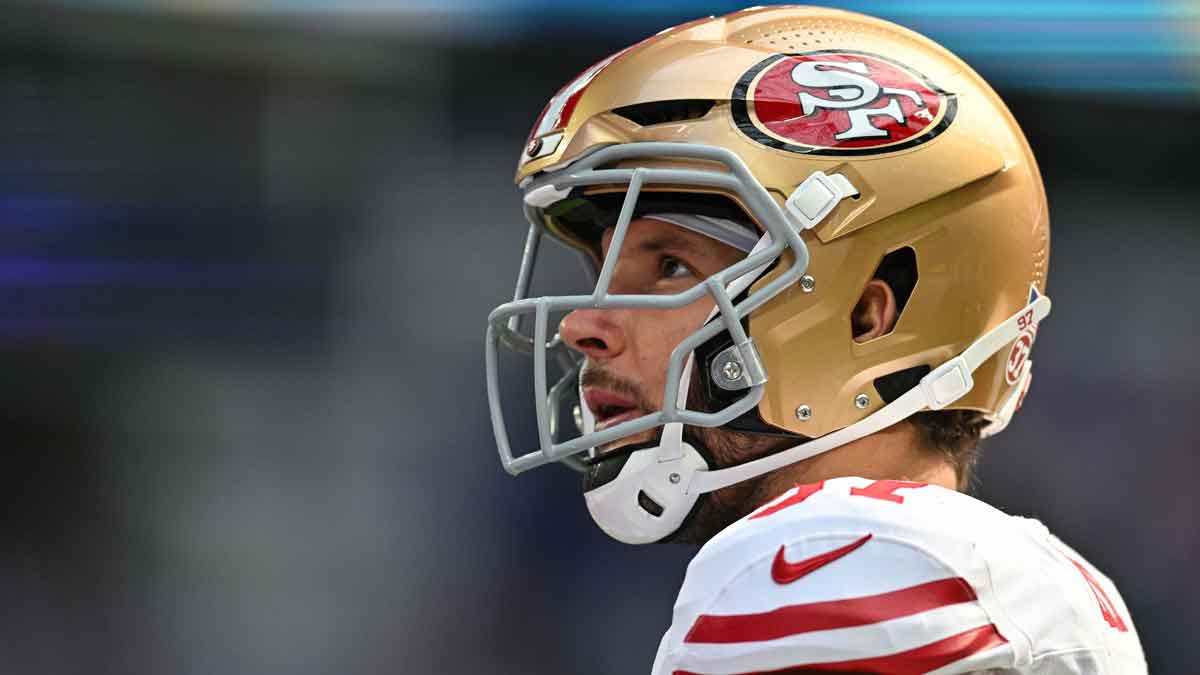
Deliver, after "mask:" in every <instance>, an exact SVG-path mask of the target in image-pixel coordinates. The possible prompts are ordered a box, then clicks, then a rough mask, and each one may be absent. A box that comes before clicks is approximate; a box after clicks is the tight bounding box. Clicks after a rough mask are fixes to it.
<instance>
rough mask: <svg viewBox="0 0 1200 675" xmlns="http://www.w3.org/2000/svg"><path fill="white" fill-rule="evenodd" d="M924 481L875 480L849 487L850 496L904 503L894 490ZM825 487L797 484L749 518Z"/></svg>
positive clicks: (921, 485)
mask: <svg viewBox="0 0 1200 675" xmlns="http://www.w3.org/2000/svg"><path fill="white" fill-rule="evenodd" d="M925 486H926V484H925V483H914V482H912V481H907V480H877V481H875V482H873V483H871V484H870V485H868V486H866V487H864V488H856V487H852V488H850V495H851V496H852V497H870V498H871V499H882V500H883V501H885V502H896V503H897V504H903V503H904V497H901V496H900V495H898V494H896V490H899V489H902V488H923V487H925ZM824 487H825V481H821V482H820V483H809V484H807V485H797V486H796V492H795V494H792V495H791V496H789V497H786V498H785V499H782V500H780V501H778V502H775V503H774V504H770V505H768V506H766V507H764V508H762V509H761V510H759V511H758V512H756V513H754V514H751V516H750V518H749V520H754V519H755V518H765V517H766V516H769V515H771V514H772V513H778V512H779V511H782V510H784V509H786V508H787V507H789V506H793V505H795V504H799V503H800V502H802V501H804V500H805V499H808V498H809V497H811V496H813V495H814V494H816V493H818V492H820V491H821V490H822V489H823V488H824Z"/></svg>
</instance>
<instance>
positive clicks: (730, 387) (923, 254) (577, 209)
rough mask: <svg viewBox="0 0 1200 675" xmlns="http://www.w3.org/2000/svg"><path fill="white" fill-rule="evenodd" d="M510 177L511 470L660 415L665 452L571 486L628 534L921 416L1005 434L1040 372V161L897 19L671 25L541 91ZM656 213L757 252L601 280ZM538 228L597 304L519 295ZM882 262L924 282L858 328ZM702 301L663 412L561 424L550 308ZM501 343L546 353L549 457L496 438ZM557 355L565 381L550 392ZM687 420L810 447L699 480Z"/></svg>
mask: <svg viewBox="0 0 1200 675" xmlns="http://www.w3.org/2000/svg"><path fill="white" fill-rule="evenodd" d="M516 182H517V184H518V185H519V186H520V188H521V189H522V191H523V194H524V203H525V211H526V215H527V217H528V218H529V220H530V222H531V228H530V231H529V237H528V239H527V241H526V247H525V258H524V260H523V262H522V265H521V271H520V274H519V277H518V283H517V292H516V295H515V298H514V300H513V301H512V302H509V303H506V304H504V305H501V306H500V307H497V308H496V309H495V310H494V311H493V312H492V314H491V316H490V319H489V327H488V335H487V364H488V376H489V377H488V390H489V398H490V402H491V407H492V417H493V426H494V430H495V432H496V438H497V444H498V446H499V450H500V455H501V459H502V461H503V463H504V466H505V468H506V469H508V470H509V471H510V472H512V473H514V474H515V473H519V472H520V471H523V470H525V469H527V468H531V467H533V466H538V465H541V464H545V463H548V462H552V461H564V462H567V463H569V464H573V465H576V466H582V465H587V464H589V461H590V460H589V457H588V453H589V449H590V448H593V447H596V446H597V445H600V444H603V443H607V442H610V441H613V440H616V439H618V438H621V437H623V436H627V435H629V434H632V433H636V432H640V431H644V430H646V429H651V428H655V427H662V428H663V432H662V435H661V436H662V438H661V440H660V441H659V443H658V444H657V445H654V446H652V447H648V448H647V447H642V448H638V449H635V450H633V451H632V452H628V453H624V456H623V457H621V460H620V463H619V464H617V465H615V466H610V467H609V470H608V471H607V472H606V473H607V474H608V475H606V476H605V478H604V479H603V480H597V481H593V483H592V485H591V486H590V487H591V489H589V490H588V491H587V493H586V496H587V499H588V505H589V508H590V509H591V511H592V514H593V516H594V517H595V518H596V520H597V522H598V523H599V524H600V526H601V527H602V528H604V529H605V531H607V532H609V533H610V534H612V535H613V536H615V537H616V538H618V539H621V540H622V541H629V542H646V541H655V540H658V539H661V538H663V537H664V536H667V535H669V534H670V533H671V532H673V531H674V530H675V529H677V528H678V527H679V525H680V523H681V522H682V521H683V519H684V518H685V517H686V515H687V514H688V512H689V511H690V510H691V508H692V506H693V505H694V503H695V501H696V497H697V496H698V495H699V494H702V493H704V492H708V491H711V490H714V489H718V488H720V487H724V486H727V485H730V484H732V483H735V482H738V481H741V480H745V479H747V478H750V477H753V476H757V475H761V474H762V473H765V472H767V471H770V470H773V469H776V468H778V467H780V466H784V465H787V464H789V463H792V462H795V461H799V460H801V459H804V458H806V457H810V456H813V455H815V454H817V453H819V452H824V451H826V450H829V449H831V448H833V447H837V446H839V445H842V444H845V443H847V442H849V441H852V440H854V439H857V438H861V437H862V436H865V435H867V434H870V433H874V432H875V431H878V430H880V429H882V428H885V427H886V426H889V425H891V424H894V423H896V422H898V421H900V420H902V419H904V418H906V417H908V416H909V415H911V414H913V413H915V412H919V411H921V410H926V409H965V410H974V411H979V412H981V413H983V414H984V415H986V417H987V418H988V420H989V421H990V426H989V427H988V428H987V429H985V434H992V433H996V432H998V431H999V430H1001V429H1002V428H1003V427H1004V426H1005V425H1006V424H1007V423H1008V420H1009V419H1010V418H1011V416H1012V414H1013V412H1014V411H1015V410H1016V408H1017V407H1018V406H1019V404H1020V400H1021V397H1022V396H1023V394H1024V391H1025V388H1026V387H1027V386H1028V384H1029V378H1030V374H1029V373H1030V365H1031V361H1030V360H1029V358H1028V356H1029V350H1030V348H1031V347H1032V344H1033V339H1034V337H1035V335H1036V328H1037V323H1038V321H1040V320H1041V319H1042V318H1044V317H1045V316H1046V314H1047V313H1048V312H1049V308H1050V303H1049V299H1048V298H1047V297H1046V296H1045V295H1044V291H1045V283H1046V270H1047V261H1048V255H1049V222H1048V215H1047V209H1046V198H1045V193H1044V190H1043V188H1042V182H1041V177H1040V175H1039V173H1038V168H1037V164H1036V163H1035V161H1034V158H1033V154H1032V153H1031V151H1030V149H1029V146H1028V144H1027V143H1026V141H1025V138H1024V136H1023V135H1022V133H1021V130H1020V128H1019V127H1018V126H1017V123H1016V122H1015V121H1014V120H1013V118H1012V115H1011V114H1010V113H1009V112H1008V110H1007V109H1006V108H1005V106H1004V104H1003V103H1002V102H1001V100H1000V98H999V97H998V96H997V95H996V93H995V92H994V91H992V89H991V88H990V87H989V86H988V85H987V83H985V82H984V81H983V79H982V78H980V76H979V75H978V74H977V73H975V72H974V71H973V70H972V69H971V68H970V67H969V66H968V65H967V64H965V63H964V62H963V61H961V60H960V59H958V58H957V57H955V56H954V55H953V54H951V53H950V52H949V51H947V50H946V49H944V48H943V47H941V46H939V45H938V44H936V43H935V42H933V41H932V40H929V39H928V38H925V37H923V36H921V35H918V34H917V33H914V32H912V31H910V30H907V29H905V28H902V27H900V26H897V25H895V24H892V23H889V22H886V21H882V20H879V19H875V18H872V17H868V16H864V15H861V14H855V13H850V12H845V11H839V10H833V9H826V8H818V7H799V6H789V7H761V8H753V9H747V10H744V11H740V12H735V13H733V14H729V15H726V16H723V17H717V18H712V17H710V18H707V19H701V20H698V21H693V22H690V23H687V24H683V25H681V26H677V27H674V28H670V29H667V30H665V31H663V32H661V33H659V34H657V35H654V36H653V37H650V38H648V39H646V40H643V41H642V42H639V43H637V44H635V45H633V46H631V47H629V48H627V49H625V50H623V51H621V52H618V53H617V54H614V55H612V56H610V57H608V58H606V59H604V60H602V61H600V62H599V63H597V64H595V65H594V66H592V67H591V68H589V69H587V70H586V71H584V72H583V73H582V74H580V75H579V76H578V77H577V78H575V79H574V80H572V81H571V82H570V83H568V84H567V85H566V86H565V87H563V89H562V90H560V91H559V92H558V93H557V94H556V95H555V96H554V97H553V98H551V100H550V102H549V103H548V104H547V105H546V108H545V110H544V111H543V112H542V114H541V116H540V117H539V118H538V120H537V122H536V123H535V125H534V128H533V131H532V133H531V134H530V137H529V141H528V143H527V144H526V146H525V148H524V151H523V152H522V154H521V159H520V162H519V165H518V169H517V174H516ZM649 212H654V213H660V212H671V213H675V212H682V213H692V214H696V215H700V216H703V217H702V218H694V219H688V218H681V219H678V220H679V222H680V223H681V224H682V225H683V226H685V227H687V226H689V225H688V223H692V227H693V229H696V230H697V231H705V230H706V228H707V231H705V233H706V234H710V235H712V236H718V238H720V236H721V235H720V233H719V232H720V231H721V230H725V231H726V235H725V236H727V237H728V236H730V234H729V231H730V230H736V229H738V228H739V227H740V228H742V229H743V233H744V232H747V231H748V232H750V233H752V235H753V238H752V240H756V242H757V243H756V244H755V245H754V246H753V248H752V250H749V255H748V256H747V257H746V258H745V260H743V261H741V262H739V263H737V264H736V265H733V266H731V267H729V268H727V269H726V270H724V271H723V272H722V273H720V274H717V275H714V276H713V277H710V278H709V279H708V280H706V281H705V282H704V283H701V284H699V285H698V286H696V287H695V288H693V289H691V290H690V291H688V292H686V293H680V294H678V295H675V296H629V295H611V294H609V293H608V280H609V278H610V277H611V274H612V261H613V260H615V258H616V257H617V256H618V255H619V249H620V241H621V238H622V237H623V233H624V231H625V229H627V228H628V225H629V222H630V220H631V219H632V218H633V217H635V216H636V215H637V214H645V213H649ZM696 223H700V224H701V225H697V224H696ZM703 223H707V224H708V225H703ZM702 225H703V226H702ZM606 227H615V235H614V237H613V241H614V244H613V245H612V246H611V247H610V251H609V255H608V259H605V258H603V257H602V256H601V254H600V249H599V247H598V244H597V241H598V234H599V232H602V231H603V230H604V228H606ZM545 234H548V235H550V236H551V237H552V238H553V239H556V240H558V241H560V242H562V243H564V244H566V245H567V246H569V247H572V248H574V249H576V250H578V251H579V252H580V253H581V254H582V255H583V256H584V257H585V258H587V259H588V260H589V261H590V262H591V265H592V266H593V267H592V268H593V269H594V270H595V273H596V281H597V284H596V289H595V291H594V292H593V293H591V294H590V295H580V296H548V297H536V298H528V297H525V296H526V294H527V292H528V288H529V279H530V276H531V274H532V268H533V265H534V260H535V257H536V252H537V248H538V242H539V241H540V239H541V238H542V236H543V235H545ZM748 248H749V247H748ZM885 260H892V261H895V260H900V261H901V263H903V264H905V265H907V266H908V267H911V269H912V272H913V275H914V276H915V279H913V283H911V284H909V288H907V289H905V290H904V291H903V293H898V295H907V297H901V298H900V299H899V304H900V305H901V311H900V314H899V316H898V318H897V320H896V323H895V326H894V328H893V329H892V330H891V331H890V332H889V333H887V334H886V335H883V336H880V337H877V338H875V339H871V340H869V341H866V342H856V341H855V340H854V339H853V337H852V331H851V326H850V315H851V310H852V308H853V307H854V306H855V304H856V302H857V301H858V299H859V296H860V294H861V293H862V289H863V287H864V285H865V284H866V283H867V282H868V281H869V280H870V279H871V278H872V277H873V276H874V275H875V273H876V270H877V269H879V268H880V265H881V263H883V262H884V261H885ZM705 294H708V295H711V296H712V297H713V298H714V300H715V303H716V309H715V310H714V312H713V316H712V318H711V319H710V321H708V322H707V323H706V324H705V325H704V326H703V327H702V328H701V329H700V330H698V331H697V332H696V333H695V334H693V335H692V336H691V337H689V338H688V339H685V340H684V342H683V343H681V344H680V345H679V347H678V348H677V349H676V350H675V352H674V353H673V354H672V357H671V361H670V364H669V366H668V378H667V386H666V391H664V392H663V399H662V401H663V407H662V409H661V410H660V411H658V412H656V413H654V414H649V415H645V416H642V417H640V418H638V419H635V420H631V421H628V422H624V423H622V424H619V425H617V426H615V427H611V428H607V429H604V430H602V431H600V432H595V431H592V430H591V428H590V427H591V425H590V423H589V420H588V419H586V418H587V417H588V416H587V414H586V410H585V411H583V412H584V415H583V417H584V418H585V419H584V421H583V423H582V425H581V426H582V427H583V434H582V435H581V436H579V437H578V438H574V439H571V440H566V441H560V440H559V439H558V438H557V434H556V432H557V431H558V428H557V427H558V426H560V425H558V424H557V423H556V417H557V411H556V406H557V405H558V404H559V401H560V400H561V398H562V397H563V396H564V395H565V394H566V393H567V392H569V391H570V390H572V389H573V387H574V376H575V373H576V372H577V371H576V370H574V369H573V366H574V362H575V358H574V357H573V356H572V355H571V353H570V352H569V350H567V349H566V347H565V346H564V345H563V343H562V341H561V339H558V338H557V337H556V335H555V331H554V328H553V326H550V325H549V319H548V317H549V316H550V315H551V314H552V313H555V312H561V311H567V310H570V309H575V308H580V307H593V308H617V307H630V308H636V307H678V306H682V305H684V304H687V303H689V302H693V301H695V300H696V299H697V298H699V297H701V296H703V295H705ZM526 314H528V315H532V318H533V322H532V323H533V331H532V334H529V333H528V332H524V331H523V330H522V328H523V326H522V323H523V321H522V317H523V316H524V315H526ZM501 344H503V345H505V346H507V347H510V348H515V349H517V350H519V351H524V352H527V353H531V354H533V356H534V358H535V360H534V381H535V388H536V389H537V392H536V398H537V400H536V401H535V403H536V405H537V416H538V423H539V438H540V445H541V447H540V448H539V449H538V450H536V451H534V452H531V453H528V454H525V455H519V456H518V455H514V454H513V453H512V452H511V450H510V448H509V441H508V436H507V431H506V426H505V421H504V419H503V414H502V412H501V406H500V387H499V383H498V381H497V378H498V368H497V365H496V363H497V348H498V347H499V346H500V345H501ZM554 358H557V359H558V361H560V362H561V363H562V364H563V365H564V369H565V371H566V375H564V377H563V378H562V379H560V380H558V382H557V384H553V385H548V379H547V361H549V360H550V359H554ZM693 370H694V371H695V374H694V375H693V374H692V371H693ZM694 386H699V387H701V388H702V390H703V391H704V393H705V397H706V400H707V401H708V402H709V403H710V405H709V407H708V408H707V409H706V410H704V411H700V410H687V409H686V408H685V405H684V404H685V401H686V393H687V391H688V389H689V387H694ZM684 424H694V425H703V426H730V427H731V428H738V429H743V430H749V431H754V430H766V431H770V432H773V433H783V434H794V435H796V436H797V438H801V437H802V438H803V439H807V440H804V442H800V443H798V444H797V445H796V447H794V448H791V449H789V450H785V451H783V452H780V453H776V454H773V455H770V456H768V457H765V458H761V459H758V460H755V461H752V462H748V463H746V464H742V465H740V466H735V467H726V468H722V469H719V470H713V469H712V468H711V467H709V465H708V462H707V461H706V460H705V459H704V457H703V455H702V453H700V452H698V451H696V450H695V449H693V448H691V447H690V446H688V444H687V443H684V442H683V441H682V440H681V438H680V435H681V434H680V430H681V428H682V425H684Z"/></svg>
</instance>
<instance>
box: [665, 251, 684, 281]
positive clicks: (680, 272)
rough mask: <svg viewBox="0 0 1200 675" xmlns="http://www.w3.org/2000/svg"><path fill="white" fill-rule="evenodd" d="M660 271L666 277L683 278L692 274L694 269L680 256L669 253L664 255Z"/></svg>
mask: <svg viewBox="0 0 1200 675" xmlns="http://www.w3.org/2000/svg"><path fill="white" fill-rule="evenodd" d="M659 273H660V274H661V275H662V278H664V279H682V278H684V277H689V276H692V269H691V268H690V267H688V266H687V265H685V264H684V262H683V261H682V260H680V259H679V258H673V257H671V256H669V255H668V256H663V259H662V262H660V263H659Z"/></svg>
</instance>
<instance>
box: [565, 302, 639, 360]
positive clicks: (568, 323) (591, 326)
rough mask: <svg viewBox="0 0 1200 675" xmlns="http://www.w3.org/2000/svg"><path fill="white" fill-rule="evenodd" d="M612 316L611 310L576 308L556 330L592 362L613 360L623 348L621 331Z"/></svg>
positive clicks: (568, 344)
mask: <svg viewBox="0 0 1200 675" xmlns="http://www.w3.org/2000/svg"><path fill="white" fill-rule="evenodd" d="M615 319H616V317H614V316H613V310H605V309H577V310H575V311H573V312H571V313H570V314H568V315H566V316H564V317H563V319H562V321H561V322H559V324H558V333H559V335H561V336H562V339H563V341H564V342H566V343H567V346H569V347H571V348H572V349H574V350H576V351H579V352H582V353H583V355H584V356H586V357H588V358H589V359H592V360H593V361H603V360H608V359H613V358H616V356H617V355H619V354H620V353H621V352H623V351H625V330H624V329H623V328H622V327H621V325H620V324H619V323H617V321H616V320H615Z"/></svg>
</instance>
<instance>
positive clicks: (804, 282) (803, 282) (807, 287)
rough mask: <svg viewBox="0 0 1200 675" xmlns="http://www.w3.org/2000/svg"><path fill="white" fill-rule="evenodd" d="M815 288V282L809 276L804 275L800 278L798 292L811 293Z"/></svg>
mask: <svg viewBox="0 0 1200 675" xmlns="http://www.w3.org/2000/svg"><path fill="white" fill-rule="evenodd" d="M816 287H817V280H816V279H814V278H812V275H811V274H805V275H804V276H802V277H800V290H802V291H804V292H805V293H812V292H813V289H814V288H816Z"/></svg>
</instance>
